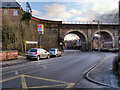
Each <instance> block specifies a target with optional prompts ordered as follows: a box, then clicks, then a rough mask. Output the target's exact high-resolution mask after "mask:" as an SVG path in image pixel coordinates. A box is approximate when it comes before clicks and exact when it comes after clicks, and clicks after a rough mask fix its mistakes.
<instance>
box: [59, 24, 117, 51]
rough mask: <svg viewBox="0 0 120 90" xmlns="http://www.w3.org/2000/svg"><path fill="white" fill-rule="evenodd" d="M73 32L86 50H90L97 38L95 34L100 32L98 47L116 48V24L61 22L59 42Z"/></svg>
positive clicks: (62, 41)
mask: <svg viewBox="0 0 120 90" xmlns="http://www.w3.org/2000/svg"><path fill="white" fill-rule="evenodd" d="M70 33H74V34H76V35H78V36H79V38H80V40H81V46H82V47H83V48H86V50H92V49H93V48H94V47H95V45H94V43H95V42H94V41H95V40H98V39H96V37H95V34H100V47H101V48H102V47H104V48H118V46H119V43H118V41H119V25H118V24H115V23H114V24H102V23H101V24H99V29H98V24H70V23H69V24H62V25H61V27H60V29H59V38H60V42H61V43H64V37H65V36H66V35H67V34H70Z"/></svg>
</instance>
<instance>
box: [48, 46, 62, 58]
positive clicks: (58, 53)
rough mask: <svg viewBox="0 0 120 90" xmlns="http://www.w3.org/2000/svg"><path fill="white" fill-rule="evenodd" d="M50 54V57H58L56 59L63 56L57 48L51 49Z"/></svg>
mask: <svg viewBox="0 0 120 90" xmlns="http://www.w3.org/2000/svg"><path fill="white" fill-rule="evenodd" d="M49 53H50V56H56V57H58V56H61V55H62V52H61V51H60V50H59V49H57V48H51V49H50V50H49Z"/></svg>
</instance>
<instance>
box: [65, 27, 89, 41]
mask: <svg viewBox="0 0 120 90" xmlns="http://www.w3.org/2000/svg"><path fill="white" fill-rule="evenodd" d="M72 32H73V33H74V32H78V33H81V34H82V35H83V36H84V37H85V41H86V43H87V42H88V40H87V35H86V34H85V33H84V32H83V31H81V30H78V29H77V30H75V29H71V30H69V31H67V32H66V33H65V34H64V35H63V38H64V37H65V36H66V35H67V34H69V33H72Z"/></svg>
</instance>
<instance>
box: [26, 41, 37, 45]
mask: <svg viewBox="0 0 120 90" xmlns="http://www.w3.org/2000/svg"><path fill="white" fill-rule="evenodd" d="M37 43H38V42H37V41H25V44H37Z"/></svg>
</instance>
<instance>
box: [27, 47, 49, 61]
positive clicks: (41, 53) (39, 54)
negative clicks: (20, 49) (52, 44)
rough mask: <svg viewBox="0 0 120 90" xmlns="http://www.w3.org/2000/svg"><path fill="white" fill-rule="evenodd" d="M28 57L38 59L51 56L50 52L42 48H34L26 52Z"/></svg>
mask: <svg viewBox="0 0 120 90" xmlns="http://www.w3.org/2000/svg"><path fill="white" fill-rule="evenodd" d="M26 58H27V59H37V60H40V59H41V58H50V53H49V52H47V51H46V50H45V49H42V48H32V49H30V50H29V51H28V52H27V53H26Z"/></svg>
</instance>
